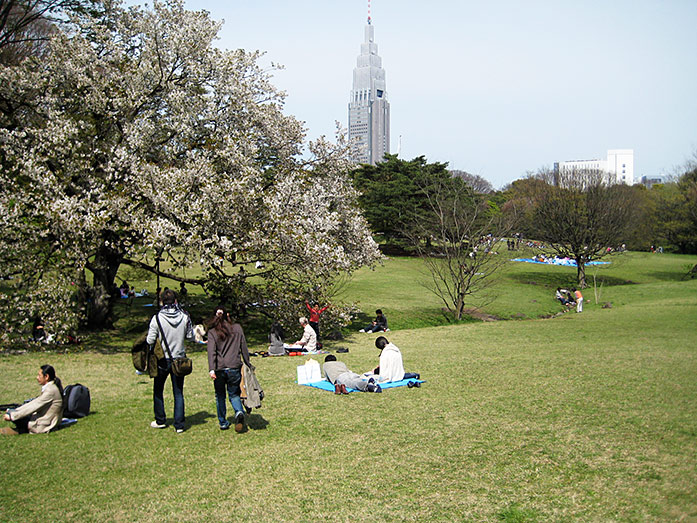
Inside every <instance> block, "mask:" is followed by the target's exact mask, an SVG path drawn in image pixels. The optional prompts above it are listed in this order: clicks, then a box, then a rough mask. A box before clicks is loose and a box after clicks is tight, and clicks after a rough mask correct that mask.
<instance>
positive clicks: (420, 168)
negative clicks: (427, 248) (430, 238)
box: [352, 155, 450, 247]
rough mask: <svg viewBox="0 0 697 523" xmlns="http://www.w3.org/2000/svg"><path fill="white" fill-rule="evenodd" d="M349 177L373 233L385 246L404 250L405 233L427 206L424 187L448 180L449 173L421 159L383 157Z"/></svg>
mask: <svg viewBox="0 0 697 523" xmlns="http://www.w3.org/2000/svg"><path fill="white" fill-rule="evenodd" d="M352 177H353V183H354V186H355V187H356V189H357V190H359V191H360V193H361V195H360V197H359V201H360V204H361V207H362V209H363V214H364V216H365V218H366V219H367V220H368V223H369V224H370V227H371V229H372V231H373V233H374V234H375V235H376V236H377V237H378V238H379V239H380V240H382V241H384V242H385V243H387V244H391V245H397V246H400V247H405V246H407V245H408V244H409V240H408V238H407V235H406V233H405V230H406V229H407V228H409V227H410V226H411V225H412V224H413V223H415V222H417V221H418V220H419V218H420V216H421V214H422V213H423V212H424V210H425V208H426V206H427V202H426V200H425V199H424V193H423V188H424V187H426V186H428V185H429V184H430V183H432V182H436V181H438V180H441V181H442V180H448V179H449V178H450V173H449V172H448V170H447V164H444V163H438V162H435V163H428V161H427V160H426V158H425V157H423V156H419V157H417V158H414V159H413V160H401V159H399V158H397V156H396V155H385V161H384V162H380V163H378V164H377V165H362V166H361V167H360V168H358V169H356V170H354V171H353V172H352Z"/></svg>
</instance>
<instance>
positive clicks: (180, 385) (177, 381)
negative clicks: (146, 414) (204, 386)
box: [152, 358, 184, 429]
mask: <svg viewBox="0 0 697 523" xmlns="http://www.w3.org/2000/svg"><path fill="white" fill-rule="evenodd" d="M167 376H172V392H173V393H174V428H175V429H183V428H184V376H175V375H174V374H173V373H172V364H171V363H170V362H169V361H168V360H167V358H163V359H161V360H158V362H157V376H156V377H155V379H154V381H153V387H152V402H153V408H154V410H155V421H157V422H158V423H159V424H161V425H164V424H165V422H166V420H167V417H166V415H165V399H164V397H163V392H164V390H165V382H166V381H167Z"/></svg>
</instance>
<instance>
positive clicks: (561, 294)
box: [554, 287, 573, 306]
mask: <svg viewBox="0 0 697 523" xmlns="http://www.w3.org/2000/svg"><path fill="white" fill-rule="evenodd" d="M568 294H569V291H567V290H566V289H562V288H561V287H557V290H556V292H555V293H554V297H555V298H556V299H557V300H559V303H561V304H562V305H564V306H568V305H570V304H571V303H573V301H571V300H569V299H567V297H566V296H567V295H568Z"/></svg>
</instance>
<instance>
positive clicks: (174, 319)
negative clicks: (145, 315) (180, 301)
mask: <svg viewBox="0 0 697 523" xmlns="http://www.w3.org/2000/svg"><path fill="white" fill-rule="evenodd" d="M157 315H159V316H160V325H162V330H163V331H164V333H165V337H166V339H167V343H168V344H169V350H170V351H172V357H173V358H181V357H184V356H186V348H185V347H184V338H187V339H190V340H191V339H193V338H194V330H193V328H192V326H191V319H190V318H189V315H188V314H187V313H186V312H184V311H183V310H181V309H180V308H179V306H178V305H170V306H166V307H163V308H162V310H160V312H158V313H157ZM157 315H156V316H157ZM156 316H153V317H152V319H151V320H150V328H149V329H148V337H147V342H148V343H149V344H150V345H152V344H153V343H155V341H156V340H157V338H158V337H159V336H160V329H159V327H158V326H157V319H156ZM162 350H163V351H164V353H165V357H168V356H167V350H166V349H165V345H164V343H163V344H162Z"/></svg>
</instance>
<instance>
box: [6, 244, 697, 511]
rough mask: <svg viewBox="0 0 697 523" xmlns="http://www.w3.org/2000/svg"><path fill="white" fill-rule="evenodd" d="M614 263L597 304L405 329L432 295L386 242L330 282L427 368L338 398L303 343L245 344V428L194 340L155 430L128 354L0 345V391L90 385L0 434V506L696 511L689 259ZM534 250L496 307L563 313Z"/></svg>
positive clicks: (355, 357)
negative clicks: (382, 255) (23, 427)
mask: <svg viewBox="0 0 697 523" xmlns="http://www.w3.org/2000/svg"><path fill="white" fill-rule="evenodd" d="M625 260H626V261H624V262H622V265H619V264H618V265H617V266H615V267H611V268H608V269H607V270H606V271H604V272H603V277H604V278H605V282H606V283H605V284H604V286H603V288H602V298H601V300H600V302H601V303H605V302H611V303H612V306H611V308H601V305H600V304H598V305H596V304H595V303H594V301H595V300H594V296H593V291H592V289H588V290H586V291H585V294H586V297H587V302H588V304H587V306H586V308H585V309H586V310H585V311H584V313H583V314H575V313H567V314H564V315H562V316H561V317H557V318H552V319H527V320H521V321H499V322H491V323H481V322H464V323H460V324H454V325H441V326H437V327H422V328H411V329H409V328H400V322H403V324H409V323H413V324H417V323H418V322H419V321H423V320H422V319H421V318H422V316H423V314H422V313H423V311H426V312H428V311H429V310H431V308H433V307H436V308H437V307H438V305H432V304H433V303H435V302H434V301H433V298H431V297H427V293H426V292H425V291H422V290H421V289H420V288H419V287H418V286H416V285H414V284H413V283H412V284H410V283H409V281H410V280H409V278H408V277H407V276H405V275H406V274H408V273H410V272H413V270H415V269H414V268H413V263H414V262H415V260H405V259H396V260H388V261H387V262H386V264H385V266H384V267H381V268H379V269H377V270H376V271H372V272H371V271H366V272H365V273H361V274H359V275H357V277H356V278H355V279H354V280H353V281H352V282H351V284H350V285H349V286H348V287H347V288H346V291H345V292H346V295H347V296H348V297H351V298H352V299H360V301H361V304H362V305H363V306H364V308H366V309H367V310H370V308H374V307H376V306H381V307H382V308H383V309H385V311H386V312H387V313H388V315H389V316H390V320H391V321H392V323H393V327H395V329H396V330H393V331H392V332H390V333H388V337H389V338H390V340H391V341H393V342H395V343H396V344H397V345H398V346H399V347H400V348H401V349H402V352H403V354H404V360H405V367H406V368H407V370H409V371H418V372H420V373H421V374H422V378H424V379H425V380H426V383H424V385H423V386H422V387H421V388H418V389H417V388H414V389H408V388H406V387H404V388H399V389H391V390H386V391H385V392H383V393H382V394H361V393H354V394H350V395H349V396H335V395H334V394H331V393H328V392H323V391H320V390H317V389H312V388H308V387H300V386H298V385H296V384H295V383H294V379H295V366H296V365H298V364H300V363H302V362H304V361H305V360H306V359H307V358H255V359H254V363H255V365H256V366H257V375H258V376H259V379H260V381H261V383H262V385H263V387H264V389H265V391H266V399H265V400H264V405H263V407H262V408H261V409H259V410H256V411H255V412H254V413H253V414H252V416H251V417H250V419H249V430H248V431H247V432H246V433H244V434H236V433H235V432H233V431H226V432H223V431H220V430H218V427H217V425H218V424H217V418H216V415H215V401H214V396H213V387H212V384H211V383H210V379H208V377H207V374H206V371H207V365H206V360H205V354H204V353H203V352H194V353H193V359H194V373H193V374H192V375H191V376H189V377H187V378H186V385H185V397H186V410H187V431H186V432H185V433H184V434H179V435H177V434H175V433H174V430H173V429H172V427H171V426H170V427H169V428H168V429H166V430H161V431H158V430H154V429H151V428H149V423H150V421H151V419H152V401H151V383H150V380H149V379H148V378H146V377H141V376H136V375H135V374H134V372H133V368H132V366H131V364H130V355H129V354H127V353H114V352H111V353H100V352H94V351H86V352H83V353H68V354H57V353H27V354H21V355H2V356H0V375H1V376H2V379H1V380H0V402H10V401H17V400H21V399H22V398H27V397H31V396H34V395H36V394H37V392H38V387H37V385H36V382H35V381H34V376H35V374H36V369H37V367H38V366H39V365H40V364H43V363H51V364H52V365H54V366H55V367H56V369H57V371H58V373H59V376H61V377H62V378H63V380H64V383H66V384H67V383H75V382H78V381H79V382H81V383H83V384H86V385H87V386H89V387H90V389H91V392H92V397H93V405H92V411H93V412H92V414H90V416H88V417H87V418H85V419H83V420H80V421H79V422H78V423H77V424H76V425H74V426H72V427H69V428H66V429H63V430H60V431H57V432H55V433H52V434H49V435H36V436H19V437H9V436H8V437H3V438H2V439H0V459H2V462H3V472H2V476H0V486H1V487H2V488H0V520H2V521H45V520H46V519H47V518H49V519H50V520H52V521H97V520H106V521H210V520H213V519H218V520H222V521H240V520H242V521H279V520H280V521H309V520H323V519H324V520H332V521H346V520H358V521H402V520H437V521H569V520H580V521H637V520H638V521H674V520H695V519H697V487H695V481H694V478H695V477H697V401H695V398H697V380H695V376H696V375H697V336H696V335H695V320H696V319H697V281H694V280H682V279H681V278H682V274H683V265H685V264H688V263H694V261H695V260H694V257H691V258H687V257H676V258H671V257H670V256H669V255H663V257H660V258H659V257H658V256H657V257H656V258H653V257H650V256H649V255H641V254H636V255H634V254H632V255H631V256H627V257H626V258H625ZM649 261H651V262H653V264H652V266H651V267H648V266H647V262H649ZM541 269H550V268H547V267H543V266H539V268H538V266H532V265H530V266H527V265H523V264H520V265H511V266H510V267H509V268H507V269H506V271H507V272H505V273H504V274H503V276H504V277H503V278H502V281H501V283H500V288H501V296H502V297H501V300H502V301H499V300H497V301H496V302H493V303H492V304H491V307H492V308H493V309H491V310H492V311H494V313H497V314H498V315H500V316H501V317H510V316H511V315H512V314H515V313H517V312H521V313H522V314H525V316H526V317H528V318H529V317H534V316H539V315H542V314H547V313H549V312H556V311H558V310H559V307H558V306H556V305H555V302H554V301H553V300H552V297H551V291H550V289H553V288H556V286H557V285H558V284H561V283H564V280H563V277H562V276H560V277H559V280H562V281H558V279H557V276H556V273H551V272H550V271H549V270H547V271H544V270H541ZM551 269H558V268H557V267H552V268H551ZM381 271H388V275H386V276H383V273H382V272H381ZM550 274H555V276H554V277H550V276H549V275H550ZM559 274H563V276H564V277H567V281H568V274H570V273H567V272H564V273H561V272H560V273H559ZM571 274H572V273H571ZM533 281H534V282H535V283H534V284H533V283H531V282H533ZM395 286H398V287H399V289H400V291H399V293H396V292H394V291H390V289H391V288H394V287H395ZM377 291H380V292H377ZM532 300H537V302H533V301H532ZM516 304H517V305H516ZM514 305H516V306H514ZM496 307H498V309H496ZM512 311H515V312H512ZM437 315H438V313H435V314H434V318H435V317H436V316H437ZM395 324H396V325H395ZM375 338H376V335H372V334H353V335H351V336H350V337H349V338H347V339H346V340H343V341H342V342H340V343H338V345H342V346H345V347H348V348H349V349H350V352H349V353H348V354H339V355H338V356H339V358H340V359H342V360H344V361H346V362H347V364H348V366H349V367H350V368H352V369H354V370H356V371H366V370H368V369H370V368H372V367H373V366H374V365H375V363H376V361H377V350H376V349H375V347H374V340H375ZM257 348H261V346H260V345H259V346H258V347H257ZM316 358H318V359H319V358H321V356H316ZM165 399H166V405H167V411H168V413H169V414H170V415H171V410H172V401H171V393H170V392H169V389H166V395H165ZM1 423H2V425H3V426H6V425H7V423H6V422H1ZM170 423H171V420H170ZM47 510H48V511H49V513H48V514H47Z"/></svg>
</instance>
